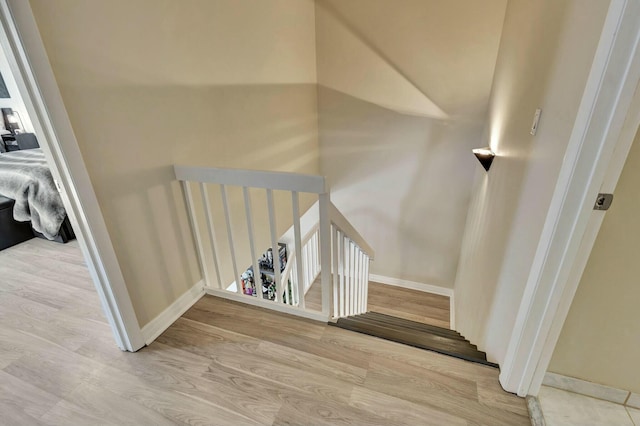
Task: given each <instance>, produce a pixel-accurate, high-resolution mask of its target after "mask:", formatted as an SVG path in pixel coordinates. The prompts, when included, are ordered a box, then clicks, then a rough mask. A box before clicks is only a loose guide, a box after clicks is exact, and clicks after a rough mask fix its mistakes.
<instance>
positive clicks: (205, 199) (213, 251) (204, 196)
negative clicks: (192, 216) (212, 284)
mask: <svg viewBox="0 0 640 426" xmlns="http://www.w3.org/2000/svg"><path fill="white" fill-rule="evenodd" d="M200 194H201V195H202V200H203V202H204V211H205V213H206V217H207V229H208V230H209V242H210V243H211V254H212V255H213V265H214V266H215V268H216V278H218V288H220V289H221V288H223V285H222V279H221V278H220V266H219V265H218V243H217V240H216V233H215V230H214V227H213V214H212V213H211V202H210V201H209V191H207V187H206V184H205V183H204V182H200Z"/></svg>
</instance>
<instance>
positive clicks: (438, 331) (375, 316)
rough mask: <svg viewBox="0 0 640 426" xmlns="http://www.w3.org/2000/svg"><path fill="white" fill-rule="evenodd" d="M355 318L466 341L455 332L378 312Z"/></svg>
mask: <svg viewBox="0 0 640 426" xmlns="http://www.w3.org/2000/svg"><path fill="white" fill-rule="evenodd" d="M357 317H364V318H367V319H369V320H372V321H376V322H380V323H387V324H391V325H398V326H402V327H405V328H411V329H412V330H418V331H424V332H427V333H432V334H435V335H437V336H442V337H449V338H451V339H458V340H464V341H467V339H465V338H464V337H463V336H462V335H461V334H460V333H458V332H457V331H455V330H449V329H448V328H442V327H437V326H435V325H430V324H424V323H421V322H416V321H410V320H405V319H403V318H398V317H392V316H391V315H386V314H380V313H378V312H367V313H366V314H363V315H358V316H356V317H354V318H357Z"/></svg>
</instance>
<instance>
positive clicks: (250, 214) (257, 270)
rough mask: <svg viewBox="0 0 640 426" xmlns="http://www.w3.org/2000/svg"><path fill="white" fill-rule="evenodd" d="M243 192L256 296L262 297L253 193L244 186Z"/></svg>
mask: <svg viewBox="0 0 640 426" xmlns="http://www.w3.org/2000/svg"><path fill="white" fill-rule="evenodd" d="M242 193H243V195H244V209H245V213H246V215H247V231H248V232H249V250H251V262H252V263H251V265H253V282H254V285H255V286H256V288H255V296H256V297H257V298H259V299H261V298H262V280H261V279H260V266H259V265H258V258H257V257H256V244H255V240H254V239H253V235H254V227H253V209H252V207H251V195H250V194H249V188H247V187H246V186H243V187H242Z"/></svg>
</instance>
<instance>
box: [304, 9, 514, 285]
mask: <svg viewBox="0 0 640 426" xmlns="http://www.w3.org/2000/svg"><path fill="white" fill-rule="evenodd" d="M505 6H506V0H492V1H483V2H477V1H473V0H456V1H447V2H437V1H432V2H425V1H422V0H401V1H393V2H390V1H387V0H319V1H318V2H317V7H316V38H317V42H316V43H317V55H318V56H317V67H318V83H319V89H318V93H319V97H318V101H319V106H318V111H319V117H320V119H319V125H320V146H321V166H322V173H323V174H324V175H326V176H327V177H328V178H329V181H330V182H331V190H332V200H333V201H334V203H335V204H336V206H338V208H340V209H341V211H342V212H343V213H344V214H345V216H346V217H347V218H348V219H349V220H350V221H351V222H352V223H353V224H354V226H355V227H356V228H357V229H358V230H359V231H360V232H361V233H362V235H363V237H364V238H365V239H366V240H367V241H368V242H369V243H370V244H371V245H372V247H373V248H374V249H375V250H376V259H375V261H374V262H373V263H372V265H371V272H372V273H374V274H380V275H385V276H389V277H393V278H401V279H407V280H411V281H417V282H421V283H427V284H433V285H438V286H443V287H449V288H451V287H453V283H454V279H455V272H456V265H457V262H458V256H459V253H460V245H461V240H462V233H463V228H464V223H465V217H466V213H467V208H468V204H469V198H470V190H471V186H472V180H473V174H474V171H475V170H476V169H477V168H478V167H479V165H478V163H477V162H476V160H475V158H474V157H473V155H472V154H471V149H472V148H476V147H478V146H481V144H482V140H481V136H482V128H483V125H484V117H485V113H486V107H487V103H488V99H489V93H490V89H491V82H492V75H493V69H494V65H495V60H496V55H497V49H498V43H499V40H500V33H501V29H502V21H503V18H504V10H505Z"/></svg>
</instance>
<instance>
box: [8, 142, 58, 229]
mask: <svg viewBox="0 0 640 426" xmlns="http://www.w3.org/2000/svg"><path fill="white" fill-rule="evenodd" d="M0 195H4V196H5V197H7V198H11V199H13V200H15V201H16V203H15V206H14V207H13V218H14V219H15V220H17V221H19V222H26V221H31V226H33V229H35V230H36V231H38V232H40V233H41V234H43V235H44V236H45V237H47V238H49V239H54V238H55V237H56V236H57V235H58V231H59V230H60V225H62V221H63V220H64V218H65V216H66V212H65V210H64V206H63V205H62V199H61V198H60V194H59V193H58V190H57V189H56V185H55V183H54V182H53V176H52V175H51V171H50V170H49V166H47V162H46V160H45V158H44V153H43V152H42V149H29V150H24V151H14V152H5V153H1V154H0Z"/></svg>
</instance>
